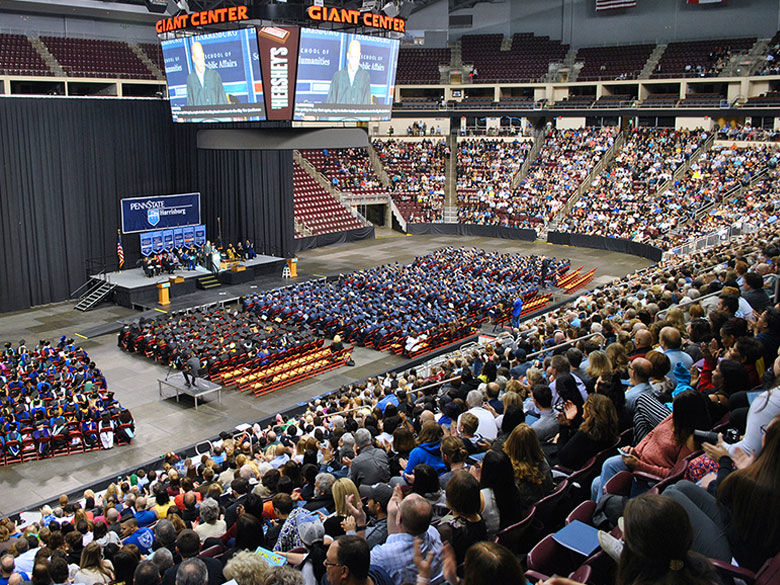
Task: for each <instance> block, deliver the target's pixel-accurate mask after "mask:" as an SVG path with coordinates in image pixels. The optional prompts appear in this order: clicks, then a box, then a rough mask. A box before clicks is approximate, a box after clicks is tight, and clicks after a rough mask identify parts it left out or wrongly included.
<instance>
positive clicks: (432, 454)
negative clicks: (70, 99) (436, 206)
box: [401, 421, 447, 480]
mask: <svg viewBox="0 0 780 585" xmlns="http://www.w3.org/2000/svg"><path fill="white" fill-rule="evenodd" d="M443 434H444V433H443V431H442V429H441V427H440V426H439V425H438V424H437V423H436V422H435V421H427V422H425V423H424V424H423V426H422V429H421V430H420V434H419V435H418V437H417V446H416V447H415V448H414V449H412V451H411V453H409V461H408V463H407V464H406V469H404V471H403V473H402V474H401V475H402V477H403V478H404V479H407V480H408V479H409V475H410V474H412V473H413V472H414V468H415V467H416V466H417V465H418V464H420V463H425V464H427V465H430V466H431V467H433V468H434V469H435V470H436V471H437V472H438V473H439V474H441V473H444V472H445V471H446V470H447V468H446V467H445V465H444V461H442V458H441V438H442V435H443Z"/></svg>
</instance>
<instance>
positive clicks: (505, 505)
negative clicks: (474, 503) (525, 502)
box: [475, 449, 522, 538]
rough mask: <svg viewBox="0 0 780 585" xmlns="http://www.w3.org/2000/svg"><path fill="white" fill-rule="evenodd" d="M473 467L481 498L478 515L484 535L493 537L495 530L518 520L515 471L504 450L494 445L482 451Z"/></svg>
mask: <svg viewBox="0 0 780 585" xmlns="http://www.w3.org/2000/svg"><path fill="white" fill-rule="evenodd" d="M477 469H478V471H475V474H476V475H477V476H478V479H479V487H480V488H481V489H480V492H481V494H482V502H483V507H482V518H483V519H484V520H485V527H486V528H487V534H488V536H489V537H490V538H493V537H494V536H495V535H496V533H497V532H498V531H499V530H501V529H503V528H506V527H507V526H511V525H512V524H515V523H516V522H519V521H520V520H522V516H521V513H522V510H521V509H520V504H519V500H520V493H519V492H518V491H517V486H516V485H515V481H514V479H515V471H514V469H513V468H512V461H511V460H510V459H509V457H508V456H507V454H506V453H504V452H503V451H497V450H495V449H491V450H489V451H488V452H487V453H485V457H484V458H483V459H482V465H481V467H479V468H477Z"/></svg>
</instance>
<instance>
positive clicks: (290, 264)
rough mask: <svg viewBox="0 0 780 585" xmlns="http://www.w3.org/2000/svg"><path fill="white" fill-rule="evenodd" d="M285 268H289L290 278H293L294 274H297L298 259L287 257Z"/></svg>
mask: <svg viewBox="0 0 780 585" xmlns="http://www.w3.org/2000/svg"><path fill="white" fill-rule="evenodd" d="M287 268H289V269H290V278H295V277H296V276H298V259H297V258H288V259H287Z"/></svg>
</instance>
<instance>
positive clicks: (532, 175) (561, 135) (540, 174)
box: [512, 127, 616, 222]
mask: <svg viewBox="0 0 780 585" xmlns="http://www.w3.org/2000/svg"><path fill="white" fill-rule="evenodd" d="M615 135H616V131H615V129H614V128H611V127H606V128H594V127H586V128H580V129H577V130H558V129H554V130H550V131H549V133H548V134H547V137H546V139H545V142H544V146H542V149H541V150H540V151H539V154H538V155H537V157H536V159H535V160H534V162H533V163H532V164H531V167H530V168H529V169H528V174H527V175H526V176H525V178H524V179H523V180H522V181H521V182H520V184H519V185H518V187H517V189H516V190H515V192H514V193H513V196H512V213H513V214H515V215H520V216H524V217H525V216H530V217H534V218H537V219H538V220H539V221H540V222H541V221H544V222H548V221H550V220H551V219H552V218H553V216H555V214H556V213H557V212H558V211H559V210H560V209H561V207H563V205H564V204H565V203H566V201H567V200H568V199H569V197H570V196H571V195H572V194H573V193H574V192H575V191H576V190H577V188H578V187H579V186H580V184H581V183H582V181H583V179H585V177H587V176H588V174H589V173H590V171H591V170H592V169H593V167H594V166H595V164H596V163H597V162H598V161H599V160H600V159H601V157H602V156H603V155H604V153H605V152H606V151H607V150H608V149H609V147H610V146H612V143H613V142H614V140H615Z"/></svg>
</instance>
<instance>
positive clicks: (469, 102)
mask: <svg viewBox="0 0 780 585" xmlns="http://www.w3.org/2000/svg"><path fill="white" fill-rule="evenodd" d="M454 104H455V106H456V107H458V106H459V107H461V108H467V109H474V110H479V109H488V108H492V107H493V98H492V97H486V96H472V97H465V98H463V99H462V100H461V101H460V102H454Z"/></svg>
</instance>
